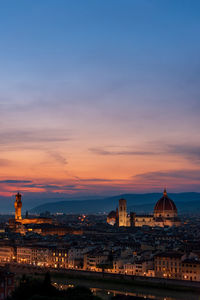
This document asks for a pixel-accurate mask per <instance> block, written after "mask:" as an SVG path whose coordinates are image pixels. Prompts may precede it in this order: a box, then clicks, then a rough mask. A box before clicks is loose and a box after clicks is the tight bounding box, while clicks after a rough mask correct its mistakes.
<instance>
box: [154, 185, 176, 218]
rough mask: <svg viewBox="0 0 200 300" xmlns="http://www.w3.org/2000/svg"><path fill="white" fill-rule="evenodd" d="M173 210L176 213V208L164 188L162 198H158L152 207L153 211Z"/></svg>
mask: <svg viewBox="0 0 200 300" xmlns="http://www.w3.org/2000/svg"><path fill="white" fill-rule="evenodd" d="M164 211H174V212H176V213H177V208H176V205H175V203H174V201H173V200H171V199H170V198H169V197H168V196H167V192H166V190H164V193H163V196H162V198H160V199H159V200H158V202H157V203H156V205H155V207H154V212H164Z"/></svg>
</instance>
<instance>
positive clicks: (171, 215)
mask: <svg viewBox="0 0 200 300" xmlns="http://www.w3.org/2000/svg"><path fill="white" fill-rule="evenodd" d="M107 223H108V224H110V225H117V226H119V227H122V226H123V227H132V226H135V227H142V226H150V227H156V226H158V227H164V226H180V224H181V223H180V220H179V218H178V212H177V208H176V205H175V203H174V201H173V200H172V199H170V198H169V197H168V195H167V191H166V189H165V190H164V193H163V196H162V197H161V198H160V199H159V200H158V201H157V203H156V205H155V207H154V212H153V214H152V215H136V213H134V212H130V213H127V205H126V200H125V199H120V200H119V207H118V208H117V210H116V211H111V212H110V213H109V214H108V217H107Z"/></svg>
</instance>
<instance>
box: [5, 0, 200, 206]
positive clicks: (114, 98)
mask: <svg viewBox="0 0 200 300" xmlns="http://www.w3.org/2000/svg"><path fill="white" fill-rule="evenodd" d="M199 11H200V2H199V1H192V2H190V1H184V0H181V1H143V0H138V1H132V0H131V1H125V2H123V3H122V1H114V2H113V1H76V2H74V1H71V2H68V1H51V0H49V1H28V2H27V1H20V2H18V1H17V2H15V1H13V3H12V5H10V3H9V2H7V1H6V2H4V3H2V4H1V10H0V19H1V27H0V32H1V54H0V63H1V70H0V79H1V80H0V111H1V126H0V143H1V156H0V166H1V174H0V195H1V199H2V200H1V201H2V205H3V201H5V198H4V197H5V196H6V197H11V196H12V195H13V194H15V193H16V192H18V191H20V192H21V193H22V194H23V195H24V196H25V197H27V198H30V197H32V198H34V197H35V198H40V202H41V201H42V199H47V198H59V197H64V196H69V197H73V198H77V197H78V198H81V197H85V198H87V197H89V196H90V197H92V196H110V195H117V194H120V193H147V192H162V190H163V188H164V187H165V186H166V187H167V188H168V190H169V191H170V192H200V184H199V179H200V142H199V140H200V139H199V136H200V134H199V112H200V106H199V96H200V94H199V78H200V77H199V58H200V57H199V56H200V54H199V53H200V40H199V25H200V19H199ZM25 199H26V198H25Z"/></svg>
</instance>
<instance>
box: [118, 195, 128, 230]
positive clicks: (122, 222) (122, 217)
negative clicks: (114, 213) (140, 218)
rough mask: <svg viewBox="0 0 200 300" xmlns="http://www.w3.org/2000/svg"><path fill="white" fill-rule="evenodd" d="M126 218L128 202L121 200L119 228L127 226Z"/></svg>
mask: <svg viewBox="0 0 200 300" xmlns="http://www.w3.org/2000/svg"><path fill="white" fill-rule="evenodd" d="M126 217H127V212H126V200H125V199H120V200H119V227H121V226H127V224H126Z"/></svg>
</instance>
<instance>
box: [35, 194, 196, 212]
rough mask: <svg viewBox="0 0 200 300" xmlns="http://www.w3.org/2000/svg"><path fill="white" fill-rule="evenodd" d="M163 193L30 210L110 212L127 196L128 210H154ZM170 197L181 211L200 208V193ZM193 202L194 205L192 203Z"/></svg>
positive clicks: (65, 202)
mask: <svg viewBox="0 0 200 300" xmlns="http://www.w3.org/2000/svg"><path fill="white" fill-rule="evenodd" d="M161 196H162V193H145V194H119V195H116V196H112V197H106V198H102V199H95V198H94V199H93V200H92V199H91V200H73V201H72V200H69V201H68V200H62V201H55V202H47V203H44V204H41V205H39V206H36V207H34V208H32V209H31V210H30V212H32V213H41V212H44V211H49V212H50V213H56V212H62V213H69V214H72V213H100V212H101V213H102V212H106V213H108V212H109V211H111V210H115V209H116V207H117V206H118V200H119V199H120V198H125V199H126V200H127V211H130V210H132V211H135V212H153V209H154V206H155V204H156V202H157V201H158V200H159V199H160V198H161ZM169 197H170V198H171V199H172V200H174V202H175V204H176V206H177V208H178V210H179V211H181V212H183V211H187V210H188V211H196V209H199V208H200V193H195V192H185V193H169ZM191 204H192V205H191Z"/></svg>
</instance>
